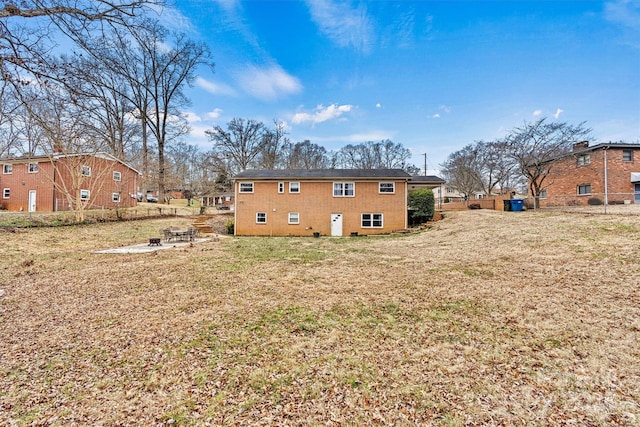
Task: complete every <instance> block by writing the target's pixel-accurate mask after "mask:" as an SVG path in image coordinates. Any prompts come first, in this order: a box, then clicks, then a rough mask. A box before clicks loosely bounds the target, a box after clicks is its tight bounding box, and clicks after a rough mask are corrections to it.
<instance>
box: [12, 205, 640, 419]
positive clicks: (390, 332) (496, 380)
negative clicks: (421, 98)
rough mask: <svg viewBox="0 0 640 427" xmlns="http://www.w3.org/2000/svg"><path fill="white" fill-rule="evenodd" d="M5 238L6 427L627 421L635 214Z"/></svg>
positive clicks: (634, 405) (148, 226)
mask: <svg viewBox="0 0 640 427" xmlns="http://www.w3.org/2000/svg"><path fill="white" fill-rule="evenodd" d="M176 221H181V220H180V219H173V220H171V219H165V220H154V221H145V222H135V223H115V224H97V225H92V226H83V227H66V228H57V229H33V230H29V231H18V232H12V233H9V232H0V240H1V241H2V246H1V248H0V266H1V267H2V268H1V272H0V283H1V284H0V289H2V292H0V293H3V295H2V296H0V343H1V344H0V356H1V358H0V424H1V425H28V424H31V423H33V424H35V425H49V424H51V425H68V424H76V425H153V424H161V423H177V424H181V425H235V424H244V425H246V424H251V425H415V424H423V425H447V426H452V425H453V426H455V425H616V424H619V425H638V424H639V423H640V409H639V406H638V402H639V400H640V376H639V373H640V348H639V346H638V342H640V340H639V338H640V337H639V335H640V292H639V283H640V262H639V259H638V253H639V252H638V251H639V248H640V217H638V216H614V215H609V216H605V215H568V214H562V213H542V212H537V213H534V212H521V213H502V212H492V211H469V212H458V213H452V214H450V215H449V216H448V217H447V218H446V219H445V220H444V221H440V222H438V223H436V224H435V225H434V226H433V227H432V228H431V229H429V230H428V231H425V232H423V233H419V234H413V235H407V236H401V237H397V236H395V237H358V238H345V239H331V238H321V239H313V238H228V239H221V240H220V241H217V242H214V241H211V242H207V243H202V244H197V245H194V246H192V247H188V248H185V249H175V250H171V251H159V252H157V253H151V254H139V255H97V254H93V253H92V251H93V250H97V249H104V248H106V247H110V246H119V245H125V244H130V243H139V242H142V241H144V240H145V239H146V238H147V237H149V235H151V234H153V233H154V232H155V231H157V229H158V228H161V227H163V226H166V225H169V224H173V223H175V222H176Z"/></svg>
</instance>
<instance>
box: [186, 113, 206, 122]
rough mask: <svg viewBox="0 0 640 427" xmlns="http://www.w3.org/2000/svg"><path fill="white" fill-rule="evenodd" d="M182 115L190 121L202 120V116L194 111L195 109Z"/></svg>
mask: <svg viewBox="0 0 640 427" xmlns="http://www.w3.org/2000/svg"><path fill="white" fill-rule="evenodd" d="M182 117H184V118H185V120H186V121H187V122H189V123H197V122H201V121H202V117H200V116H199V115H197V114H196V113H194V112H193V111H188V112H186V113H182Z"/></svg>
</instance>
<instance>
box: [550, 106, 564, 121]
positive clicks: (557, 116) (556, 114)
mask: <svg viewBox="0 0 640 427" xmlns="http://www.w3.org/2000/svg"><path fill="white" fill-rule="evenodd" d="M562 113H564V110H563V109H562V108H558V109H557V110H556V113H555V114H554V115H553V117H555V118H556V119H558V118H559V117H560V114H562Z"/></svg>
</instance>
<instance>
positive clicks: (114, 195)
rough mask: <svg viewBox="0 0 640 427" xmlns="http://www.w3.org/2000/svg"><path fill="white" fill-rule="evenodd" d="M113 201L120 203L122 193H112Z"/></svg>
mask: <svg viewBox="0 0 640 427" xmlns="http://www.w3.org/2000/svg"><path fill="white" fill-rule="evenodd" d="M111 201H112V202H113V203H120V193H112V194H111Z"/></svg>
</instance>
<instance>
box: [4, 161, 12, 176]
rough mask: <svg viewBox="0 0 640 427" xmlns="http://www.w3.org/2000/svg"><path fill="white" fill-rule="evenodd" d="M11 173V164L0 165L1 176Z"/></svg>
mask: <svg viewBox="0 0 640 427" xmlns="http://www.w3.org/2000/svg"><path fill="white" fill-rule="evenodd" d="M12 173H13V164H11V163H5V164H3V165H2V174H3V175H10V174H12Z"/></svg>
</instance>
